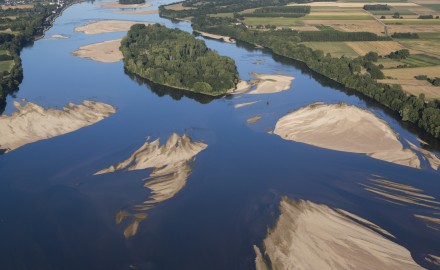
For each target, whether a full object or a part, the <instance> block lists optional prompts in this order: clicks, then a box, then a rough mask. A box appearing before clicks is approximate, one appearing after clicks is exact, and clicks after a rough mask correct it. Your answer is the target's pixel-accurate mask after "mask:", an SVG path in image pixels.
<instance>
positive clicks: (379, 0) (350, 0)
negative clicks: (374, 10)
mask: <svg viewBox="0 0 440 270" xmlns="http://www.w3.org/2000/svg"><path fill="white" fill-rule="evenodd" d="M341 2H347V3H403V2H407V0H344V1H341Z"/></svg>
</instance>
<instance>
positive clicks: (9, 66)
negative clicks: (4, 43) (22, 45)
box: [0, 60, 14, 74]
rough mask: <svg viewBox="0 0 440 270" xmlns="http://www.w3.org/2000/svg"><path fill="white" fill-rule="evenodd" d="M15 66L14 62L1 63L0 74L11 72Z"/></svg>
mask: <svg viewBox="0 0 440 270" xmlns="http://www.w3.org/2000/svg"><path fill="white" fill-rule="evenodd" d="M13 66H14V60H10V61H0V74H3V72H4V71H7V72H9V71H11V69H12V67H13Z"/></svg>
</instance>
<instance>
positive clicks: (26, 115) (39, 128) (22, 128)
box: [0, 101, 116, 153]
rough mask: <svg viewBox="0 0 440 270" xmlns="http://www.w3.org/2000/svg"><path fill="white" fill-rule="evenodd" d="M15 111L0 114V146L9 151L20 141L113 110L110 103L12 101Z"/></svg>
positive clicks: (60, 132) (90, 120) (69, 127)
mask: <svg viewBox="0 0 440 270" xmlns="http://www.w3.org/2000/svg"><path fill="white" fill-rule="evenodd" d="M14 106H15V107H16V108H17V111H16V112H14V113H13V114H12V115H10V116H6V115H3V116H0V150H3V151H5V152H6V153H7V152H10V151H12V150H14V149H17V148H19V147H21V146H23V145H26V144H29V143H33V142H36V141H40V140H44V139H49V138H52V137H56V136H59V135H63V134H66V133H69V132H73V131H75V130H78V129H80V128H83V127H86V126H90V125H92V124H94V123H97V122H99V121H101V120H103V119H104V118H106V117H109V116H110V115H112V114H114V113H115V112H116V110H115V108H114V107H112V106H111V105H108V104H105V103H100V102H95V101H84V102H83V103H82V104H79V105H75V104H73V103H69V104H68V105H67V106H66V107H64V108H63V109H45V108H43V107H41V106H39V105H37V104H35V103H32V102H28V103H25V104H24V105H22V104H20V103H19V102H14Z"/></svg>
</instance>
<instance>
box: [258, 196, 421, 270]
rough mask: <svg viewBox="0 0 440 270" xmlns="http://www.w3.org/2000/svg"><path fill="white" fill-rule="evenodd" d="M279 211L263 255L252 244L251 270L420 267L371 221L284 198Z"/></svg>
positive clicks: (336, 210) (266, 239)
mask: <svg viewBox="0 0 440 270" xmlns="http://www.w3.org/2000/svg"><path fill="white" fill-rule="evenodd" d="M280 210H281V215H280V217H279V219H278V221H277V223H276V225H275V227H274V228H273V229H272V230H271V231H269V233H268V235H267V237H266V238H265V239H264V251H265V252H264V253H265V255H266V258H267V259H266V258H264V257H262V254H261V252H260V250H259V248H258V247H256V246H254V250H255V251H256V259H255V263H256V268H257V269H261V270H265V269H274V270H284V269H286V270H287V269H289V270H293V269H298V270H299V269H361V270H367V269H423V268H422V267H420V266H419V265H417V264H416V263H415V262H414V260H413V259H412V257H411V254H410V252H409V251H408V250H407V249H405V248H404V247H402V246H400V245H398V244H396V243H394V242H392V241H390V240H388V239H387V238H385V237H384V236H383V235H382V234H380V233H379V232H378V230H377V229H376V228H378V226H377V225H375V224H373V223H371V222H369V221H366V220H364V219H362V218H359V217H357V216H356V215H354V214H351V213H350V214H349V215H347V214H346V213H347V212H345V211H342V210H340V209H333V208H330V207H328V206H326V205H322V204H315V203H312V202H310V201H304V200H300V201H292V200H290V199H288V198H283V199H282V201H281V204H280ZM372 225H373V226H372ZM381 230H382V231H384V230H383V229H381ZM387 234H388V235H391V234H389V233H387ZM269 266H271V267H269Z"/></svg>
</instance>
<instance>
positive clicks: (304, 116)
mask: <svg viewBox="0 0 440 270" xmlns="http://www.w3.org/2000/svg"><path fill="white" fill-rule="evenodd" d="M274 133H275V134H277V135H278V136H280V137H281V138H283V139H285V140H292V141H297V142H302V143H306V144H310V145H314V146H317V147H321V148H326V149H331V150H337V151H344V152H351V153H363V154H367V155H368V156H370V157H372V158H376V159H380V160H384V161H388V162H392V163H395V164H400V165H405V166H409V167H413V168H420V160H419V158H418V156H417V154H416V153H414V152H413V151H411V150H410V149H405V148H404V147H403V145H402V144H401V143H400V141H399V140H398V135H397V134H396V133H395V132H394V131H393V130H392V129H391V127H390V126H389V125H388V124H387V123H386V122H385V121H383V120H381V119H379V118H378V117H376V116H375V115H374V114H373V113H371V112H369V111H367V110H363V109H360V108H358V107H356V106H350V105H347V104H331V105H328V104H323V103H315V104H312V105H309V106H306V107H303V108H300V109H298V110H296V111H294V112H291V113H289V114H287V115H285V116H283V117H282V118H281V119H279V120H278V122H277V123H276V126H275V130H274Z"/></svg>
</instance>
